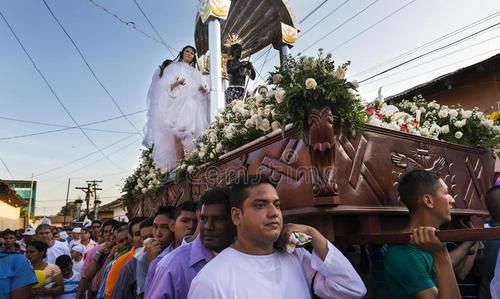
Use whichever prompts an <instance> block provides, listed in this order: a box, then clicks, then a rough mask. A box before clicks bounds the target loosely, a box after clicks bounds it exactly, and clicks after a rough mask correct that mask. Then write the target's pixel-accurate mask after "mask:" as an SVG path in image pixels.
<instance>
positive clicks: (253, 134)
mask: <svg viewBox="0 0 500 299" xmlns="http://www.w3.org/2000/svg"><path fill="white" fill-rule="evenodd" d="M203 2H204V3H203V4H202V5H201V7H200V13H199V16H198V17H197V24H196V32H195V40H196V48H197V50H198V55H203V56H202V58H201V59H200V61H202V60H203V57H205V61H208V62H209V63H207V64H208V65H209V70H208V71H209V72H210V81H211V87H210V111H211V124H210V125H209V127H208V128H207V129H206V130H205V131H204V132H203V134H202V135H201V136H200V137H198V138H197V139H196V140H195V145H194V149H193V150H192V151H191V152H190V153H188V154H186V156H185V157H184V159H183V160H182V161H181V162H180V163H179V165H178V167H177V169H175V171H173V172H166V171H164V170H162V169H159V168H157V167H156V166H155V164H154V161H153V158H152V151H151V149H145V150H143V152H142V156H141V163H140V165H139V166H138V168H137V169H136V171H135V172H134V174H132V175H131V176H130V177H128V178H127V180H126V182H125V186H124V189H123V191H124V192H125V195H124V197H123V199H124V200H125V201H126V202H127V205H128V207H129V213H130V216H135V215H153V214H154V211H155V209H156V208H157V207H159V206H162V205H178V204H179V203H181V202H184V201H191V200H193V201H197V200H198V199H199V197H200V195H202V194H203V193H204V192H205V191H207V190H208V189H210V188H213V187H216V186H226V185H228V184H230V183H231V181H232V180H234V179H235V178H236V177H238V176H240V175H242V174H244V173H249V174H255V173H262V174H267V175H269V176H270V178H272V179H273V180H274V182H275V183H276V188H277V191H278V194H279V196H280V198H281V208H282V210H283V215H284V217H285V219H286V220H288V221H293V222H297V223H307V224H310V225H313V226H314V227H316V228H317V229H319V230H320V231H321V232H322V233H323V234H324V235H325V236H326V237H327V238H328V239H330V240H331V241H333V242H335V243H336V244H338V245H349V244H381V243H387V242H389V243H390V242H404V241H405V240H407V239H405V238H407V237H408V236H404V235H399V234H396V233H397V232H398V231H400V230H401V229H402V228H403V227H404V225H405V224H406V222H407V217H408V211H407V209H406V208H405V207H404V205H403V204H402V203H401V202H400V200H399V199H398V194H397V185H398V180H399V178H400V177H401V176H402V175H403V174H405V173H406V172H408V171H410V170H413V169H426V170H431V171H435V172H438V173H439V174H440V175H441V177H442V178H443V180H444V181H445V182H446V184H447V185H448V188H449V192H450V194H451V195H452V196H453V198H454V199H455V206H454V208H453V210H452V216H453V218H454V219H455V220H457V219H460V218H463V217H467V218H469V217H472V216H479V217H475V219H476V220H475V221H476V222H477V221H479V222H480V221H481V219H483V220H484V218H485V217H487V216H488V212H487V210H486V207H485V204H484V200H483V197H484V194H485V193H486V191H487V190H488V189H489V188H490V187H492V186H493V185H494V182H495V180H496V179H497V175H496V174H495V172H494V164H495V158H496V157H495V155H496V154H495V152H494V151H493V150H492V149H494V148H498V146H499V144H500V114H499V113H498V111H497V112H496V113H493V114H491V115H485V114H484V113H482V112H480V111H479V110H478V109H472V110H466V109H462V108H460V107H451V106H450V107H448V106H445V105H440V104H438V103H436V102H435V101H432V100H430V99H424V98H422V97H414V98H409V99H407V100H403V101H399V102H397V103H392V104H391V103H387V102H385V101H384V98H383V96H382V95H381V94H379V97H377V98H376V99H375V100H374V101H372V102H370V103H367V104H366V103H363V102H362V101H361V98H360V96H359V94H358V92H357V87H358V84H357V82H356V81H349V80H347V79H346V77H345V72H346V70H347V68H348V67H349V62H347V63H340V64H339V63H336V62H335V61H334V59H333V57H332V55H331V54H329V53H324V52H323V51H322V50H321V49H320V50H319V51H318V53H317V56H315V57H306V56H300V55H299V56H295V57H292V56H290V55H288V49H289V48H290V47H291V46H293V44H294V43H295V40H296V39H297V33H298V32H299V24H298V22H297V21H296V19H295V17H294V15H293V13H292V12H291V10H290V8H289V7H288V5H287V4H286V1H281V0H268V1H257V0H255V1H254V0H248V1H233V2H232V3H231V2H230V1H203ZM231 42H232V43H233V44H235V43H237V44H238V45H239V48H240V50H241V53H239V54H240V56H241V57H239V58H240V59H244V58H246V57H249V56H251V55H252V54H254V53H256V52H257V51H259V50H261V49H263V48H265V47H267V46H269V45H273V47H274V48H275V49H277V50H278V51H279V53H280V58H281V61H282V65H281V66H280V67H276V69H275V71H273V72H271V73H270V74H269V77H268V79H267V84H268V85H267V86H261V87H259V88H257V89H256V90H255V91H254V92H248V91H247V89H246V88H245V90H243V92H238V91H237V90H236V91H235V90H232V92H227V90H226V100H228V99H227V96H228V94H229V96H230V97H231V96H232V95H234V94H237V96H234V98H230V99H229V100H228V101H227V102H228V103H227V105H224V102H225V101H224V98H223V93H222V86H223V84H222V83H221V80H220V78H221V76H224V73H225V72H228V70H227V69H226V70H224V66H227V65H229V64H228V60H231V59H233V60H234V59H235V57H234V55H233V56H231V54H230V49H232V47H231ZM209 53H210V54H209ZM218 53H220V55H218ZM237 58H238V57H237ZM236 60H238V59H236ZM233 62H234V61H233ZM238 68H240V69H241V70H243V72H242V73H240V74H243V76H244V77H243V78H245V75H249V76H252V72H251V71H248V70H251V66H249V62H246V63H241V64H239V65H236V69H238ZM245 70H246V71H245ZM233 75H234V74H233ZM253 75H255V74H253ZM229 77H230V78H229V79H230V80H229V81H230V86H232V84H231V83H232V82H231V81H241V77H238V76H237V74H236V75H234V76H233V77H232V78H231V76H229ZM243 82H245V80H243ZM240 85H241V84H240ZM230 88H232V87H229V88H228V89H229V90H230ZM240 88H241V87H240ZM230 91H231V90H230ZM221 103H222V104H221ZM224 106H225V108H224ZM221 108H223V109H221ZM218 110H219V111H218ZM477 219H479V220H477ZM478 224H480V223H478ZM450 232H453V231H450ZM455 232H456V230H455ZM492 234H493V235H495V236H493V238H498V237H499V231H498V230H494V231H490V233H489V234H488V235H487V234H486V233H485V232H484V230H481V229H479V230H474V229H472V230H460V232H459V233H455V234H452V235H449V236H447V237H446V236H445V239H446V238H448V239H449V240H454V241H463V240H478V239H485V238H492Z"/></svg>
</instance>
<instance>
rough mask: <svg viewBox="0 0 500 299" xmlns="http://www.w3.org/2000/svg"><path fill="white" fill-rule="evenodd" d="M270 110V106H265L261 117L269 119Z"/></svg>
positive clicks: (271, 107)
mask: <svg viewBox="0 0 500 299" xmlns="http://www.w3.org/2000/svg"><path fill="white" fill-rule="evenodd" d="M272 109H273V106H272V105H266V107H264V111H263V112H262V115H263V116H264V117H269V115H271V110H272Z"/></svg>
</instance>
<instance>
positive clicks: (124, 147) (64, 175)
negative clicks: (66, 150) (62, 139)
mask: <svg viewBox="0 0 500 299" xmlns="http://www.w3.org/2000/svg"><path fill="white" fill-rule="evenodd" d="M139 141H140V139H135V140H134V141H133V142H131V143H128V144H126V145H125V146H123V147H121V148H119V149H117V150H116V151H114V152H112V153H111V154H109V156H113V155H115V154H117V153H119V152H121V151H123V150H125V149H126V148H128V147H129V146H131V145H134V144H136V143H137V142H139ZM102 160H104V158H101V159H99V160H96V161H94V162H91V163H89V164H87V165H85V166H82V167H80V168H77V169H75V170H72V171H71V172H68V173H65V174H63V175H60V176H56V177H52V178H48V179H46V180H44V181H52V180H55V179H58V178H60V177H71V176H72V175H71V174H73V173H76V172H78V171H81V170H83V169H85V168H88V167H90V166H92V165H94V164H96V163H99V162H101V161H102Z"/></svg>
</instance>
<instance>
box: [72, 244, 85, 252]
mask: <svg viewBox="0 0 500 299" xmlns="http://www.w3.org/2000/svg"><path fill="white" fill-rule="evenodd" d="M71 250H72V251H76V252H78V253H80V254H83V253H84V252H85V246H83V245H82V244H78V245H75V246H73V247H71Z"/></svg>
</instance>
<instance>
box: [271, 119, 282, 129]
mask: <svg viewBox="0 0 500 299" xmlns="http://www.w3.org/2000/svg"><path fill="white" fill-rule="evenodd" d="M271 128H272V129H273V131H274V130H278V129H280V128H281V124H280V122H279V121H277V120H275V121H273V122H272V124H271Z"/></svg>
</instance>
